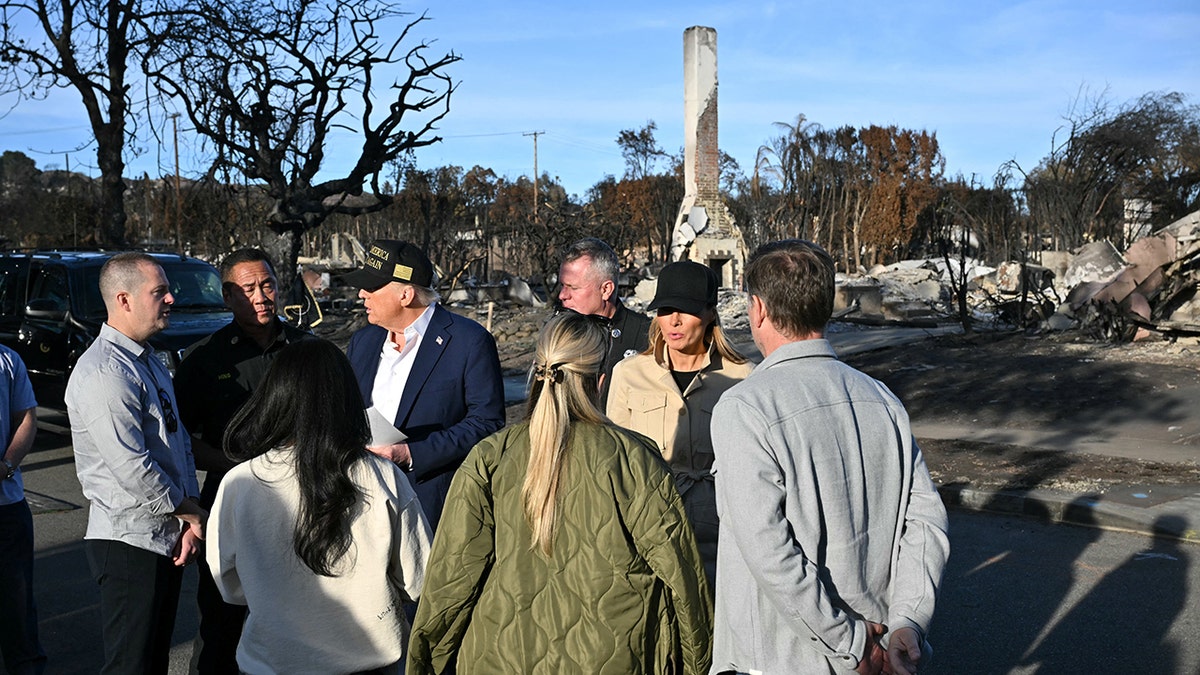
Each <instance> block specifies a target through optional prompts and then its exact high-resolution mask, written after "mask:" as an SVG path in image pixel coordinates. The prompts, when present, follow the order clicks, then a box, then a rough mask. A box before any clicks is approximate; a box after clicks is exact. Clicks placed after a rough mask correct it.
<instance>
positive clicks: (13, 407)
mask: <svg viewBox="0 0 1200 675" xmlns="http://www.w3.org/2000/svg"><path fill="white" fill-rule="evenodd" d="M36 408H37V401H36V400H35V399H34V397H33V386H32V385H30V383H29V373H28V372H27V371H26V370H25V364H24V363H23V362H22V361H21V357H20V356H17V353H16V352H14V351H13V350H11V349H9V348H8V347H4V346H0V439H2V440H3V445H0V448H3V452H4V455H3V466H0V654H3V655H4V667H5V668H6V669H7V670H8V672H9V673H12V674H13V675H25V674H26V673H41V672H42V671H43V670H44V669H45V667H46V654H45V653H44V652H43V651H42V646H41V643H40V642H39V641H38V626H37V608H36V607H35V606H34V602H33V514H32V513H31V512H30V510H29V503H28V502H26V501H25V486H24V484H23V482H22V480H21V460H23V459H25V455H26V454H27V453H28V452H29V449H30V448H32V447H33V439H34V436H36V435H37V410H36Z"/></svg>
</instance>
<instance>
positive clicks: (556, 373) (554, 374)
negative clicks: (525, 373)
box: [533, 364, 563, 384]
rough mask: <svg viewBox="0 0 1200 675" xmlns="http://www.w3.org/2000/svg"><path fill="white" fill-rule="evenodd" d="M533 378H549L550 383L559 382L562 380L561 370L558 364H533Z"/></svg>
mask: <svg viewBox="0 0 1200 675" xmlns="http://www.w3.org/2000/svg"><path fill="white" fill-rule="evenodd" d="M533 379H535V380H537V381H539V382H541V381H545V380H549V381H550V382H551V383H552V384H561V383H562V381H563V371H562V368H561V367H560V366H558V365H557V364H556V365H553V366H549V367H547V366H534V367H533Z"/></svg>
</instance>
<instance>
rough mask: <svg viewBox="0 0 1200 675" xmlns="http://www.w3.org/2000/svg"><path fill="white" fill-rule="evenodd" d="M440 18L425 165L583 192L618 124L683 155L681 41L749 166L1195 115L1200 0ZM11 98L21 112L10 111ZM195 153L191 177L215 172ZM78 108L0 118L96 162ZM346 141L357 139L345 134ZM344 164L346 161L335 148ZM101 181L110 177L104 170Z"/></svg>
mask: <svg viewBox="0 0 1200 675" xmlns="http://www.w3.org/2000/svg"><path fill="white" fill-rule="evenodd" d="M405 7H406V8H407V9H409V10H412V11H414V12H420V11H422V10H427V12H428V15H429V17H430V18H431V19H432V20H431V21H428V22H426V23H424V24H422V26H421V27H420V29H419V31H418V32H419V34H420V36H421V37H424V38H426V39H429V40H436V42H434V45H433V48H434V50H436V51H447V50H453V51H454V52H456V53H457V54H459V55H460V56H462V57H463V60H462V61H461V62H459V63H457V64H454V66H452V69H451V70H450V72H451V74H452V76H453V77H454V78H455V80H457V81H458V82H459V86H458V90H457V91H456V92H455V94H454V97H453V102H452V110H451V113H450V115H449V116H448V117H447V118H446V119H445V120H443V121H442V123H441V125H440V129H439V134H440V135H442V136H443V138H444V139H445V140H444V141H443V143H441V144H439V145H437V146H434V147H432V148H429V149H425V150H422V151H421V152H420V153H419V154H418V162H419V164H420V165H421V166H422V167H425V168H429V167H434V166H441V165H445V164H456V165H459V166H462V167H463V168H464V169H469V168H470V167H471V166H473V165H475V164H479V165H482V166H486V167H491V168H492V169H494V170H495V171H496V173H497V174H499V175H501V176H507V177H509V178H512V179H515V178H517V177H518V176H520V175H530V174H531V173H532V171H533V139H532V138H531V137H529V136H526V135H524V134H527V133H529V132H533V131H540V132H545V133H544V135H541V136H539V137H538V168H539V171H541V172H547V173H549V174H550V175H551V176H556V177H558V179H559V180H560V181H561V182H562V183H563V184H564V185H565V186H566V188H567V190H568V191H569V192H571V193H575V194H579V195H581V196H582V195H583V194H584V193H585V192H586V190H587V189H588V188H589V187H590V186H591V185H593V184H594V183H596V182H597V181H599V180H601V179H602V178H603V177H604V176H605V175H606V174H612V175H615V176H618V177H619V176H620V175H621V174H622V173H623V171H624V163H623V161H622V159H621V155H620V151H619V149H618V147H617V145H616V142H615V139H616V137H617V135H618V133H620V131H621V130H622V129H640V128H641V127H642V126H644V125H645V124H646V123H647V121H649V120H654V121H655V122H656V123H657V125H658V131H657V134H656V136H657V139H658V141H659V143H660V145H661V146H662V147H663V148H664V149H666V150H668V151H670V152H676V151H678V150H679V149H680V148H681V147H682V146H683V31H684V29H686V28H687V27H689V26H694V25H704V26H710V27H713V28H715V29H716V30H717V40H718V71H719V81H720V94H719V95H720V107H719V110H720V112H719V114H720V144H721V148H722V150H724V151H725V152H728V153H729V154H731V155H732V156H733V157H734V158H735V159H736V160H737V161H738V162H739V163H740V164H741V167H742V170H743V172H749V171H750V170H751V169H752V168H753V164H754V157H755V153H756V151H757V149H758V147H759V146H760V145H762V144H764V143H765V142H766V141H767V140H768V139H769V138H771V137H772V136H775V135H777V134H778V133H779V132H778V130H777V129H776V128H775V127H774V126H773V123H775V122H788V123H791V122H794V121H795V119H796V117H797V115H799V114H803V115H804V116H805V117H806V119H807V121H809V122H815V123H817V124H819V125H821V126H824V127H838V126H842V125H845V124H849V125H853V126H864V125H868V124H879V125H890V124H895V125H898V126H901V127H906V128H912V129H925V130H928V131H933V132H936V133H937V136H938V140H939V142H940V144H941V148H942V154H943V155H944V156H945V158H946V171H947V174H950V175H954V174H958V173H962V174H963V175H965V176H968V177H969V176H971V175H972V174H975V175H976V176H978V177H979V178H980V179H981V180H985V181H987V180H990V178H991V176H992V175H993V174H994V173H995V171H996V169H997V168H998V167H999V166H1000V165H1001V164H1002V163H1003V162H1005V161H1007V160H1009V159H1014V158H1015V159H1016V160H1017V161H1018V162H1020V163H1021V165H1022V166H1024V167H1026V168H1032V167H1033V166H1034V165H1035V164H1036V163H1037V161H1038V160H1039V159H1040V158H1042V157H1043V156H1045V155H1046V154H1047V152H1048V151H1049V149H1050V144H1051V138H1052V135H1053V134H1054V132H1055V130H1056V129H1057V128H1058V127H1059V126H1061V125H1062V123H1063V117H1064V115H1066V114H1067V113H1068V111H1069V109H1070V106H1071V103H1072V102H1073V101H1074V100H1075V99H1077V98H1078V97H1079V96H1080V95H1081V94H1084V95H1087V96H1091V97H1095V96H1099V95H1103V96H1105V97H1106V98H1107V99H1108V100H1109V101H1111V102H1112V103H1114V104H1121V103H1125V102H1127V101H1129V100H1131V99H1134V98H1136V97H1138V96H1140V95H1142V94H1144V93H1147V92H1152V91H1179V92H1182V93H1184V94H1186V95H1188V97H1189V101H1190V102H1191V103H1194V104H1200V39H1198V38H1197V36H1200V3H1197V2H1196V1H1195V0H1170V1H1168V0H1162V1H1160V0H1143V1H1142V2H1138V3H1133V2H1127V1H1125V2H1115V1H1109V0H1093V1H1089V2H1083V1H1073V2H1069V1H1052V0H1035V1H1030V2H989V1H986V0H981V1H979V2H962V0H956V1H943V0H931V1H926V2H908V3H906V2H895V1H892V2H854V1H852V0H847V1H843V2H755V1H754V0H748V1H747V0H743V1H740V2H736V1H735V2H708V3H704V2H699V3H697V2H679V1H677V0H667V1H663V2H641V3H638V2H626V1H624V0H610V1H608V2H603V3H598V2H586V1H582V2H573V3H566V2H524V1H511V0H510V1H505V2H482V1H475V2H466V1H461V0H436V1H433V2H429V3H427V4H416V3H405ZM8 103H10V104H11V101H8ZM185 135H186V134H185V133H182V132H181V141H182V142H183V143H184V146H185V147H184V150H183V152H182V153H181V154H182V155H183V156H182V159H181V162H182V164H183V166H182V170H183V173H184V174H185V175H186V174H188V173H189V172H191V173H195V172H196V171H198V170H199V169H200V163H199V161H198V160H197V159H195V158H194V156H193V155H192V154H191V152H190V151H189V150H188V144H187V141H186V139H185V138H184V136H185ZM88 137H89V134H88V129H87V126H86V121H85V118H84V113H83V109H82V106H81V105H79V103H78V102H77V100H75V99H74V98H72V97H70V96H67V95H56V96H53V97H51V99H49V100H48V101H47V102H45V103H41V104H34V103H27V102H23V103H21V104H20V105H19V106H18V107H17V108H15V109H14V110H12V111H11V112H9V113H8V114H7V116H5V117H4V118H2V119H0V149H12V150H21V151H24V152H26V153H27V154H29V155H30V156H31V157H33V158H34V160H35V161H37V162H38V165H39V166H40V167H43V168H46V167H47V166H49V165H57V166H59V167H61V166H62V164H63V157H62V153H64V152H67V151H70V152H71V153H72V154H71V162H72V164H73V168H75V169H77V170H84V171H86V170H88V169H87V167H88V166H92V167H94V165H95V156H94V151H93V150H90V149H89V150H86V151H85V150H75V149H73V148H77V147H78V146H79V145H81V144H84V143H86V140H87V138H88ZM344 142H346V143H347V147H348V149H353V148H354V143H353V141H352V140H351V139H344ZM143 146H144V148H145V152H144V153H143V154H142V155H141V156H140V157H138V158H135V159H134V160H133V161H132V162H131V167H132V170H131V173H133V172H135V171H136V172H138V173H140V172H141V171H143V170H144V171H148V172H149V173H150V174H151V175H155V174H156V173H159V171H158V170H157V169H156V167H162V169H161V171H162V172H166V173H170V171H172V165H173V161H174V159H173V154H172V151H171V148H170V147H169V145H165V146H163V147H161V148H159V147H158V144H157V143H156V142H155V141H153V140H152V139H149V140H147V141H145V142H144V144H143ZM330 156H331V162H332V164H331V167H336V166H337V165H338V163H339V162H343V163H344V162H348V161H349V158H344V159H341V158H340V157H339V153H338V152H337V149H336V147H335V148H333V149H332V150H331V152H330ZM92 172H93V175H94V174H95V170H94V169H92Z"/></svg>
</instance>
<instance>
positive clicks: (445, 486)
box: [343, 239, 504, 529]
mask: <svg viewBox="0 0 1200 675" xmlns="http://www.w3.org/2000/svg"><path fill="white" fill-rule="evenodd" d="M343 279H344V280H345V281H346V283H348V284H350V285H351V286H355V287H357V288H358V289H359V292H358V297H360V298H362V300H363V305H364V306H365V307H366V310H367V321H368V322H370V324H371V325H369V326H366V327H364V328H361V329H359V330H358V331H357V332H356V333H355V334H354V336H353V337H351V338H350V345H349V347H348V348H347V350H346V355H347V356H348V357H349V358H350V363H351V365H352V366H353V367H354V373H355V375H356V376H357V377H358V385H359V388H360V389H361V391H362V395H363V399H364V400H365V401H366V402H367V404H368V405H370V406H372V407H374V408H375V409H376V410H377V411H379V413H380V414H381V415H382V416H384V417H385V418H387V419H388V420H392V421H393V424H394V425H395V427H396V429H398V430H399V431H400V432H401V433H403V434H404V435H405V436H407V438H406V439H405V440H403V441H401V442H399V443H393V444H389V445H381V446H376V447H372V448H370V450H371V452H374V453H375V454H377V455H379V456H380V457H384V458H385V459H389V460H391V461H393V462H395V463H396V464H398V465H399V466H401V467H402V468H404V469H405V470H406V471H407V472H408V476H409V479H410V480H411V481H412V483H413V487H414V489H415V490H416V493H417V496H418V497H419V498H420V500H421V507H422V508H423V509H424V511H425V516H426V517H427V518H428V519H429V525H430V527H432V528H434V529H436V528H437V522H438V519H439V518H440V517H441V514H442V506H443V504H444V503H445V501H446V492H447V491H448V490H449V489H450V481H451V479H452V478H453V477H454V471H455V470H456V469H457V468H458V467H459V465H460V464H462V461H463V459H464V458H466V456H467V452H468V451H470V449H471V448H472V447H474V446H475V444H476V443H478V442H479V441H481V440H483V439H484V437H486V436H488V435H489V434H491V433H492V432H494V431H496V430H498V429H500V427H502V426H504V385H503V381H502V379H501V374H500V358H499V356H498V355H497V352H496V341H495V339H494V338H493V337H492V336H491V334H490V333H488V332H487V330H485V329H484V328H483V326H480V325H479V324H478V323H476V322H474V321H472V320H470V319H468V318H466V317H462V316H459V315H457V314H454V313H452V312H449V311H447V310H446V309H445V308H444V307H442V306H441V305H440V304H438V302H439V300H440V297H439V296H438V293H437V291H436V290H435V288H434V286H435V284H436V274H435V273H434V269H433V263H431V262H430V260H429V258H428V257H427V256H426V255H425V253H424V252H423V251H421V249H419V248H417V247H416V246H414V245H412V244H410V243H408V242H405V241H399V240H395V239H379V240H376V241H374V242H372V243H371V246H370V248H369V249H368V251H367V259H366V262H365V264H364V265H363V266H362V267H361V268H359V269H356V270H354V271H353V272H349V273H348V274H346V275H345V276H344V277H343Z"/></svg>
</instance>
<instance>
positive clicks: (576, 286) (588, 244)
mask: <svg viewBox="0 0 1200 675" xmlns="http://www.w3.org/2000/svg"><path fill="white" fill-rule="evenodd" d="M620 274H621V267H620V264H619V263H618V262H617V254H616V253H615V252H613V250H612V247H611V246H609V245H608V244H606V243H605V242H604V241H603V240H601V239H597V238H595V237H587V238H585V239H580V240H579V241H577V242H575V243H574V244H571V246H570V248H568V249H567V252H566V255H564V256H563V262H562V266H560V267H559V268H558V283H559V292H558V301H559V303H560V304H561V305H562V306H563V307H564V308H566V309H570V310H574V311H576V312H579V313H580V314H595V315H598V316H603V317H606V318H607V319H608V320H609V327H610V331H611V335H612V344H610V345H609V348H608V354H607V355H606V357H605V359H604V384H603V385H602V387H601V389H600V409H601V410H603V409H604V405H605V403H607V401H608V383H609V380H611V379H612V369H613V366H615V365H617V363H618V362H619V361H620V360H621V359H623V358H625V357H626V356H631V355H633V354H636V353H638V352H640V351H643V350H645V349H646V348H647V347H648V346H649V344H650V343H649V341H648V340H649V337H648V336H649V334H650V317H648V316H646V315H645V314H642V313H640V312H631V311H630V310H629V309H627V308H626V307H625V305H624V304H622V303H621V298H620V297H619V296H618V294H617V283H618V281H619V277H620Z"/></svg>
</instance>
